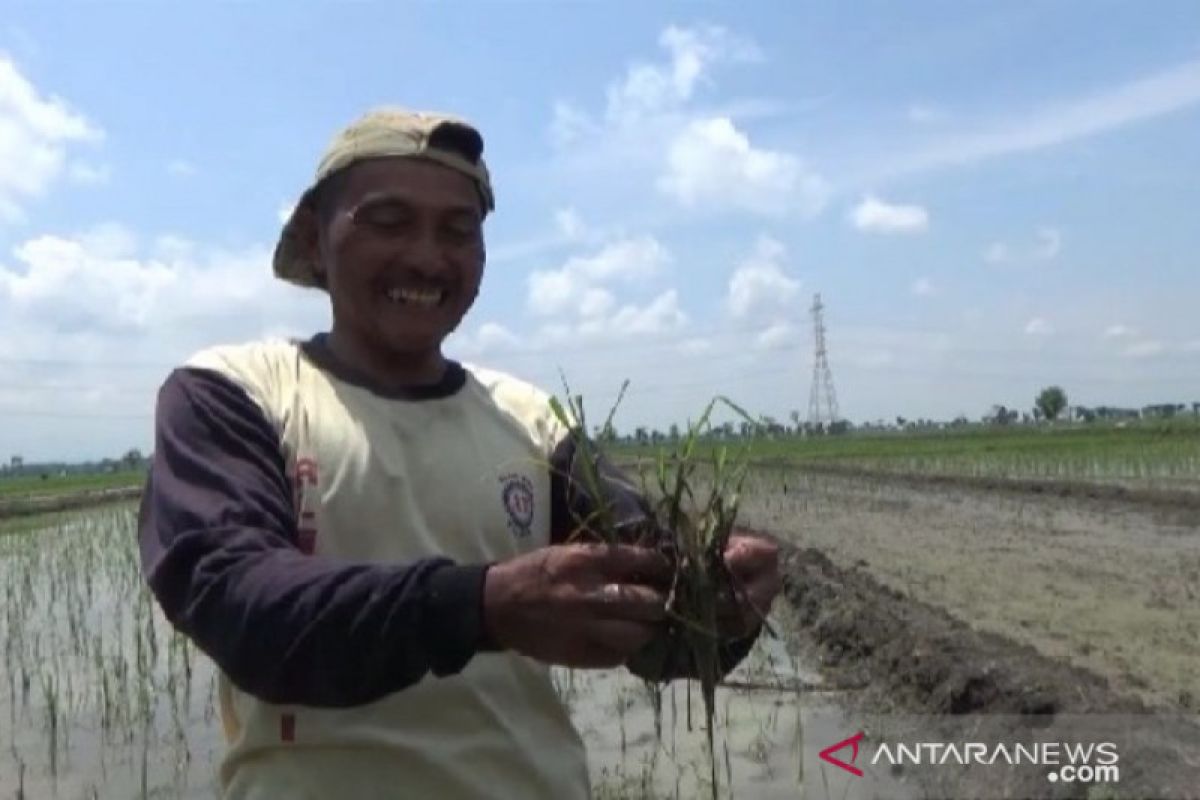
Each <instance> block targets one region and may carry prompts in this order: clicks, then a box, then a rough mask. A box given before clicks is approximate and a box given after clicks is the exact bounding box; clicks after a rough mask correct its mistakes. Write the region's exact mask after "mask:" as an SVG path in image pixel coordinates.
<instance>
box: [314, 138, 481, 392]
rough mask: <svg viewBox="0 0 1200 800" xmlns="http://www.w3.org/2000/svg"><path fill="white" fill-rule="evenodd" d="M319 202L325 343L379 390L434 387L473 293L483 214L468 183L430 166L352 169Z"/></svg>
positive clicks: (384, 163)
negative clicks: (328, 309)
mask: <svg viewBox="0 0 1200 800" xmlns="http://www.w3.org/2000/svg"><path fill="white" fill-rule="evenodd" d="M332 189H333V190H332V192H331V196H328V197H325V198H323V199H322V211H321V213H320V215H319V222H318V225H317V231H318V234H317V241H316V242H315V243H314V244H315V246H316V248H317V249H318V259H317V260H318V263H319V264H320V267H319V269H320V272H321V275H322V278H323V281H324V284H325V288H326V289H327V290H328V292H329V296H330V299H331V301H332V306H333V331H332V336H331V346H332V347H333V348H334V351H335V353H336V354H337V355H338V356H340V357H341V358H343V359H344V360H346V361H349V362H350V364H351V365H352V366H354V367H356V368H358V369H360V370H363V371H365V372H367V373H368V375H370V376H371V377H374V378H376V379H378V380H379V381H380V382H381V383H385V384H393V385H395V384H402V383H408V382H425V381H430V380H436V379H437V378H438V377H439V376H440V373H441V370H442V368H443V360H442V355H441V345H442V342H443V341H444V340H445V338H446V337H447V336H448V335H449V334H450V333H451V332H452V331H453V330H454V329H455V328H456V327H457V326H458V324H459V323H460V322H461V321H462V318H463V317H464V316H465V315H466V313H467V311H468V310H469V309H470V308H471V305H472V304H473V303H474V302H475V297H476V296H477V295H478V293H479V284H480V280H481V279H482V277H483V264H484V244H483V209H482V207H481V204H480V196H479V193H478V191H477V189H476V186H475V184H474V182H472V180H471V179H470V178H468V177H467V176H465V175H463V174H461V173H459V172H456V171H454V170H452V169H449V168H447V167H444V166H441V165H440V164H437V163H436V162H432V161H427V160H420V159H414V158H380V159H373V160H369V161H363V162H360V163H357V164H355V165H353V166H351V167H349V168H348V169H347V171H346V172H345V173H344V174H343V175H341V176H339V178H338V179H337V180H336V181H335V182H334V183H333V184H332Z"/></svg>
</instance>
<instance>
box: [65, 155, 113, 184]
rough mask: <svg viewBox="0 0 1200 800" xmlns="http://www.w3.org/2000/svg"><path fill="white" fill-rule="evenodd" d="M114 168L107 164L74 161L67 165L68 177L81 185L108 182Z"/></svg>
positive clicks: (72, 181)
mask: <svg viewBox="0 0 1200 800" xmlns="http://www.w3.org/2000/svg"><path fill="white" fill-rule="evenodd" d="M111 177H112V169H111V168H110V167H109V166H108V165H107V164H89V163H87V162H86V161H72V162H71V163H70V164H68V165H67V179H68V180H69V181H71V183H75V184H78V185H80V186H99V185H101V184H105V183H108V180H109V178H111Z"/></svg>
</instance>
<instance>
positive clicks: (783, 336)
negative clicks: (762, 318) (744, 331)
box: [754, 322, 797, 350]
mask: <svg viewBox="0 0 1200 800" xmlns="http://www.w3.org/2000/svg"><path fill="white" fill-rule="evenodd" d="M796 340H797V334H796V329H795V327H794V326H792V325H791V324H789V323H787V322H776V323H774V324H772V325H771V326H770V327H768V328H766V329H764V330H763V331H762V332H761V333H759V334H758V335H757V336H755V337H754V346H755V347H756V348H758V349H759V350H774V349H776V348H779V347H782V346H784V345H786V344H788V343H793V342H795V341H796Z"/></svg>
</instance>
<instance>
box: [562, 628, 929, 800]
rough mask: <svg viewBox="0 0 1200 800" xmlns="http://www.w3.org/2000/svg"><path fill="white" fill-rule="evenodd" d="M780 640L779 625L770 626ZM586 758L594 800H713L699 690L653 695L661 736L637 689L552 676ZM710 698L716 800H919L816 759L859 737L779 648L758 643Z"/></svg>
mask: <svg viewBox="0 0 1200 800" xmlns="http://www.w3.org/2000/svg"><path fill="white" fill-rule="evenodd" d="M776 627H778V628H780V629H783V630H786V629H789V628H788V623H787V621H786V619H784V620H780V619H778V618H777V619H776ZM556 679H557V681H556V682H557V684H558V685H559V687H560V693H561V694H562V696H563V697H564V700H565V701H566V702H567V703H568V705H569V706H570V708H571V712H572V717H573V719H574V720H575V725H576V727H577V728H578V729H579V731H580V733H581V734H582V736H583V738H584V742H585V743H586V745H587V749H588V763H589V767H590V772H591V777H592V786H593V793H594V795H595V797H596V798H598V800H603V798H706V797H712V796H713V794H712V769H711V767H710V760H709V751H708V743H707V737H706V735H705V732H704V711H703V703H702V701H701V698H700V694H699V690H698V687H697V686H694V685H693V686H691V687H690V712H691V713H690V718H689V711H688V706H689V685H688V683H687V682H676V683H674V684H672V685H671V686H668V687H666V688H665V689H664V690H663V692H662V695H661V698H662V699H661V709H662V710H661V715H660V723H661V730H660V729H659V728H658V727H657V726H656V721H655V714H654V711H653V707H654V704H653V703H652V702H651V700H650V697H651V695H650V693H649V691H648V690H647V689H646V687H645V685H644V683H643V682H642V681H641V680H639V679H637V678H635V677H633V676H631V675H630V674H629V673H627V672H625V671H623V670H618V671H605V672H576V673H574V674H573V675H572V674H570V673H568V672H567V671H565V670H564V671H562V672H560V673H559V674H558V675H557V676H556ZM726 682H727V683H729V684H730V688H724V687H720V688H718V689H717V694H716V720H715V726H714V729H715V731H716V733H715V736H714V750H715V751H716V752H715V756H716V781H717V786H718V796H719V797H721V798H727V797H735V798H739V797H740V798H754V800H760V799H761V800H784V798H788V799H789V800H794V799H795V798H806V800H825V798H835V797H836V798H845V800H868V798H875V797H887V798H895V799H896V800H902V799H903V798H909V797H917V796H919V795H918V794H917V793H916V792H915V791H914V790H912V789H910V788H909V787H907V786H906V785H905V784H903V783H902V782H900V781H898V780H896V779H894V778H892V777H891V776H889V775H885V774H881V775H878V776H876V775H872V774H870V773H868V774H866V775H864V776H861V777H856V776H851V775H849V774H848V773H845V772H842V771H840V770H838V769H837V768H835V767H830V766H828V765H827V764H825V763H823V762H821V761H820V760H819V759H818V758H817V755H816V754H817V752H819V750H820V749H823V748H824V747H827V746H829V745H831V744H833V743H836V742H839V741H841V740H842V739H845V738H846V737H847V736H848V735H850V734H852V733H854V732H855V730H857V722H856V721H855V720H853V719H850V718H848V717H847V716H846V715H845V714H844V713H843V712H842V711H841V704H840V702H839V701H840V699H841V698H840V695H841V694H842V693H841V692H840V691H838V690H834V689H830V688H826V685H825V683H824V682H823V681H822V679H821V677H820V676H819V675H818V674H816V673H815V672H814V671H813V670H812V669H811V668H809V667H808V666H806V665H805V664H803V663H801V662H798V661H797V660H796V659H795V657H794V656H793V655H792V654H791V653H790V652H789V649H788V647H787V646H786V643H785V642H784V641H783V640H780V639H770V638H765V637H764V638H763V639H760V641H759V643H758V645H757V646H756V647H755V649H754V650H753V651H752V652H751V654H750V655H749V656H748V657H747V658H746V660H745V661H744V662H743V663H742V664H741V665H739V667H738V668H737V669H736V670H734V672H733V673H731V674H730V675H729V676H727V679H726Z"/></svg>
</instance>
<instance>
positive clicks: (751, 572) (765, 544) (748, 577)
mask: <svg viewBox="0 0 1200 800" xmlns="http://www.w3.org/2000/svg"><path fill="white" fill-rule="evenodd" d="M725 565H726V566H727V567H728V568H729V571H730V572H731V573H732V574H733V576H734V577H735V578H737V579H739V580H741V581H742V582H743V583H752V582H754V581H755V580H756V579H757V578H759V577H760V576H761V575H764V574H770V573H778V571H779V546H778V545H777V544H775V542H772V541H771V540H770V539H764V538H762V537H759V536H733V537H730V539H729V543H728V544H727V545H726V547H725Z"/></svg>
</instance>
